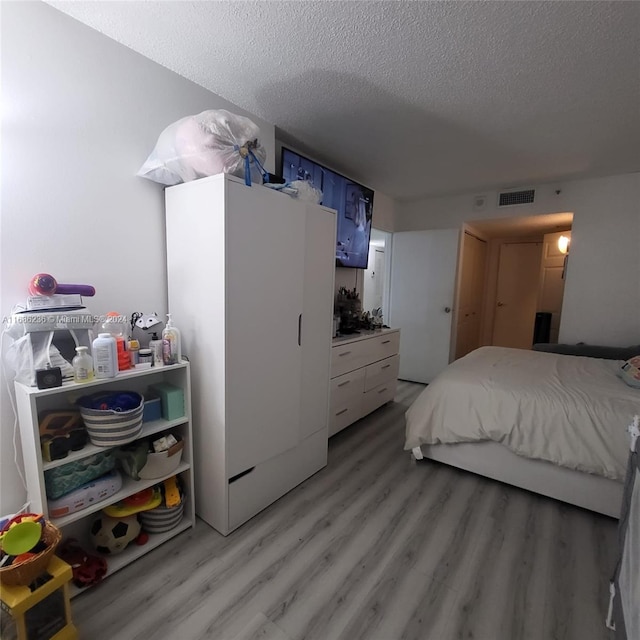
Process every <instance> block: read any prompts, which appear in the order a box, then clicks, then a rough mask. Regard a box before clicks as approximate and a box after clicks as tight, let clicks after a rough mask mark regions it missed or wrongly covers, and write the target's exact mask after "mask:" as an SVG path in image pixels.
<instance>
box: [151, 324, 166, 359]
mask: <svg viewBox="0 0 640 640" xmlns="http://www.w3.org/2000/svg"><path fill="white" fill-rule="evenodd" d="M149 349H151V353H152V354H153V364H152V365H151V366H152V367H162V366H163V365H164V357H163V355H162V352H163V348H162V339H161V338H158V334H157V333H155V332H154V333H153V336H152V337H151V340H149Z"/></svg>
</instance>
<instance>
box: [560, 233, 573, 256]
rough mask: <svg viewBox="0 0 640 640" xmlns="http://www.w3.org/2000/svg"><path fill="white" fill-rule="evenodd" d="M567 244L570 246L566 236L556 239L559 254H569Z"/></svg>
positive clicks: (569, 239) (569, 240)
mask: <svg viewBox="0 0 640 640" xmlns="http://www.w3.org/2000/svg"><path fill="white" fill-rule="evenodd" d="M569 244H571V238H569V237H568V236H560V237H559V238H558V250H559V251H560V253H569Z"/></svg>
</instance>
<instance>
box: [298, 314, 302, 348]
mask: <svg viewBox="0 0 640 640" xmlns="http://www.w3.org/2000/svg"><path fill="white" fill-rule="evenodd" d="M298 346H299V347H300V346H302V314H300V315H299V316H298Z"/></svg>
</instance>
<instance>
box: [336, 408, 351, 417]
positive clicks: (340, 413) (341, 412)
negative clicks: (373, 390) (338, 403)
mask: <svg viewBox="0 0 640 640" xmlns="http://www.w3.org/2000/svg"><path fill="white" fill-rule="evenodd" d="M347 411H349V408H348V407H347V408H346V409H343V410H342V411H338V413H336V415H337V416H341V415H342V414H343V413H346V412H347Z"/></svg>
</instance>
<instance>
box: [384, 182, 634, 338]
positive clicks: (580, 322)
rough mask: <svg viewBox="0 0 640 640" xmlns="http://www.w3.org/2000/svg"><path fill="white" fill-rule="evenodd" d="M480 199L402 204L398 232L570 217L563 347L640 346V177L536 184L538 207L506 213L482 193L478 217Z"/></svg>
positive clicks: (468, 197)
mask: <svg viewBox="0 0 640 640" xmlns="http://www.w3.org/2000/svg"><path fill="white" fill-rule="evenodd" d="M527 186H529V185H527ZM556 191H560V193H559V194H557V193H556ZM474 195H480V194H479V193H478V194H467V195H461V196H452V197H443V198H433V199H429V200H423V201H420V202H413V203H403V204H400V205H398V207H397V210H396V217H395V225H396V231H411V230H419V229H445V228H450V227H454V226H462V224H463V223H464V222H470V221H473V220H491V219H499V218H506V217H512V216H532V215H540V214H546V213H560V212H568V211H571V212H573V214H574V217H573V225H572V234H571V236H572V237H571V253H570V257H569V266H568V270H567V271H568V273H567V278H566V284H565V293H564V302H563V306H562V320H561V325H560V336H559V341H560V342H568V343H575V342H581V341H582V342H587V343H590V344H605V345H612V346H622V345H630V344H638V343H640V319H639V317H638V309H640V173H632V174H625V175H618V176H610V177H606V178H593V179H589V180H573V181H567V182H563V183H561V184H543V185H537V186H536V201H535V203H534V204H532V205H522V206H517V207H505V208H502V209H500V210H498V208H497V206H496V203H497V192H485V193H484V195H486V196H487V205H486V207H485V209H484V210H483V211H474V210H473V196H474Z"/></svg>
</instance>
